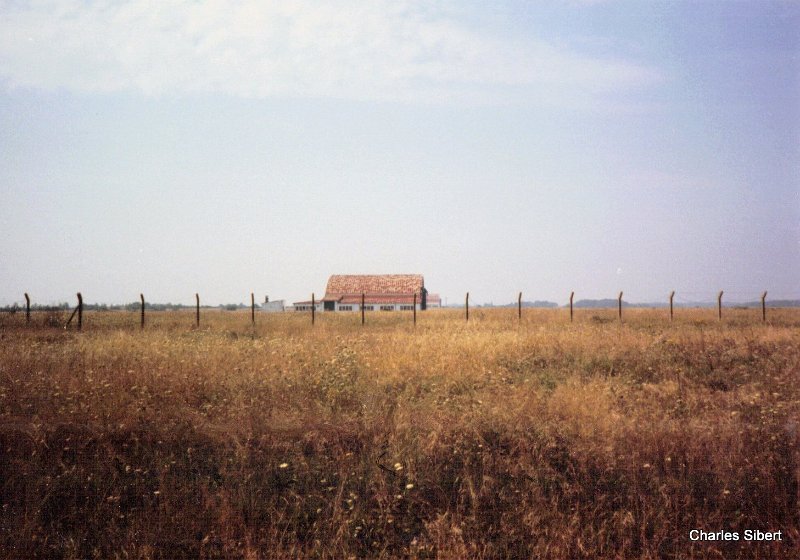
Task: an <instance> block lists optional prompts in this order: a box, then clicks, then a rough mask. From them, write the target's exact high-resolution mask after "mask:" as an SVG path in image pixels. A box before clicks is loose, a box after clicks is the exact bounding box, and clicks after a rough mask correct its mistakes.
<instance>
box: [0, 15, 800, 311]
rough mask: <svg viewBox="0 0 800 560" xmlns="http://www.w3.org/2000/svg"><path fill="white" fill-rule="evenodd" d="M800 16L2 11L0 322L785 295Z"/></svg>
mask: <svg viewBox="0 0 800 560" xmlns="http://www.w3.org/2000/svg"><path fill="white" fill-rule="evenodd" d="M798 30H800V3H798V2H774V3H773V2H768V1H757V2H731V1H725V2H702V1H692V2H685V3H684V2H666V3H661V2H642V1H639V0H637V1H635V2H615V1H602V0H600V1H598V0H594V1H583V2H582V1H564V2H501V1H498V2H403V1H397V0H388V1H332V2H285V1H277V2H270V1H243V2H222V1H219V2H160V1H154V2H129V3H121V2H113V1H105V2H91V1H81V2H62V1H40V2H15V1H4V2H0V206H1V207H2V211H1V212H0V304H8V303H12V302H14V301H18V302H21V301H23V296H22V294H23V292H25V291H27V292H29V293H30V294H31V296H32V298H33V300H34V301H36V302H40V303H49V302H57V301H67V300H69V301H73V299H74V293H75V292H76V291H79V290H80V291H82V292H83V293H84V295H85V298H86V300H87V301H90V302H106V303H123V302H129V301H134V300H136V299H138V294H139V292H144V293H145V296H146V297H147V299H149V300H151V301H160V302H167V301H171V302H184V303H190V302H192V301H193V295H194V293H195V292H196V291H197V292H200V294H201V296H202V298H203V301H204V302H207V303H211V304H217V303H227V302H239V301H245V300H247V299H248V298H249V294H250V292H251V291H254V292H255V293H256V294H257V297H259V298H262V297H263V295H264V294H269V295H270V296H271V297H272V298H274V299H279V298H285V299H287V300H289V301H295V300H299V299H306V298H307V297H309V295H310V293H311V292H312V291H315V292H316V293H317V294H321V293H322V292H323V291H324V288H325V283H326V281H327V278H328V276H329V275H330V274H337V273H338V274H346V273H353V274H355V273H421V274H424V275H425V282H426V286H427V287H428V288H429V289H430V290H431V291H433V292H439V293H441V294H442V296H443V297H446V298H447V299H448V302H454V301H457V300H461V299H462V298H463V294H464V292H466V291H467V290H469V291H470V292H471V294H472V296H471V297H472V300H473V301H476V302H494V303H507V302H510V301H512V300H514V299H515V297H516V293H517V292H518V291H520V290H522V291H523V292H524V295H525V298H526V299H549V300H554V301H558V302H559V303H564V302H565V301H566V300H567V297H568V294H569V291H570V290H575V292H576V297H578V298H599V297H615V296H616V294H617V292H618V291H619V290H624V291H625V299H626V300H629V301H652V300H664V299H666V296H667V294H668V293H669V291H670V290H672V289H675V290H677V291H678V294H677V298H678V299H679V300H681V299H683V300H698V299H706V300H710V299H713V298H714V296H715V294H716V292H717V291H718V290H719V289H725V291H726V294H728V296H726V300H730V301H735V300H739V301H743V300H752V299H756V298H757V297H758V296H759V294H760V293H761V291H762V290H769V293H770V298H789V297H791V298H800V287H799V286H798V285H799V282H798V280H800V33H799V32H798Z"/></svg>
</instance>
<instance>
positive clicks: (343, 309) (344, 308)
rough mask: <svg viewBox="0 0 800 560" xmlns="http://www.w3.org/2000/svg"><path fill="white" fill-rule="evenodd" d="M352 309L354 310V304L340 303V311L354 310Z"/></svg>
mask: <svg viewBox="0 0 800 560" xmlns="http://www.w3.org/2000/svg"><path fill="white" fill-rule="evenodd" d="M352 310H353V306H352V305H340V306H339V311H352Z"/></svg>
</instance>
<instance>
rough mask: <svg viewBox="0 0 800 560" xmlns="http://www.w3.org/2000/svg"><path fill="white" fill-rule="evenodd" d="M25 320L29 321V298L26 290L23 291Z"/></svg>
mask: <svg viewBox="0 0 800 560" xmlns="http://www.w3.org/2000/svg"><path fill="white" fill-rule="evenodd" d="M25 322H26V323H30V322H31V298H30V296H29V295H28V292H25Z"/></svg>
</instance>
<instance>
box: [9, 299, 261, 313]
mask: <svg viewBox="0 0 800 560" xmlns="http://www.w3.org/2000/svg"><path fill="white" fill-rule="evenodd" d="M141 305H142V304H141V303H140V302H138V301H134V302H131V303H122V304H113V305H109V304H106V303H84V304H83V310H84V311H139V310H140V309H141ZM74 307H75V304H72V305H70V304H69V303H67V302H62V303H58V304H55V305H40V304H37V303H34V304H31V311H66V310H69V309H72V308H74ZM146 307H147V310H148V311H178V310H181V309H194V308H195V306H194V305H184V304H182V303H150V302H147V303H146ZM200 307H202V308H203V309H211V308H215V309H223V310H225V311H236V310H237V309H249V308H250V306H249V305H247V304H244V303H226V304H220V305H216V306H214V305H201V306H200ZM0 311H3V312H7V313H14V312H17V311H21V312H23V313H24V312H25V306H24V305H19V304H16V303H15V304H14V305H6V306H5V307H0Z"/></svg>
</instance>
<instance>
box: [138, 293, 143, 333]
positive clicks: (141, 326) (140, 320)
mask: <svg viewBox="0 0 800 560" xmlns="http://www.w3.org/2000/svg"><path fill="white" fill-rule="evenodd" d="M139 299H140V300H142V312H141V317H140V319H139V327H140V328H142V329H143V328H144V294H139Z"/></svg>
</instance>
